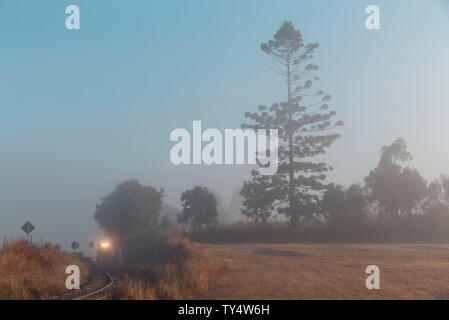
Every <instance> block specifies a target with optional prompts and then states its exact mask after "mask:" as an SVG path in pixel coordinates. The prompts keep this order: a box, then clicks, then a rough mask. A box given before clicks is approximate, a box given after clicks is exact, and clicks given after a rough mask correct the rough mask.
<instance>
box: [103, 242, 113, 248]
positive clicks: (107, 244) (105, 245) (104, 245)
mask: <svg viewBox="0 0 449 320" xmlns="http://www.w3.org/2000/svg"><path fill="white" fill-rule="evenodd" d="M110 246H111V245H110V244H109V242H102V243H101V244H100V247H101V249H108V248H109V247H110Z"/></svg>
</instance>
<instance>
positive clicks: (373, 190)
mask: <svg viewBox="0 0 449 320" xmlns="http://www.w3.org/2000/svg"><path fill="white" fill-rule="evenodd" d="M411 159H412V155H411V154H410V152H408V151H407V144H406V142H405V140H404V139H402V138H398V139H396V140H395V141H394V143H393V144H391V145H389V146H385V147H382V154H381V157H380V161H379V164H378V165H377V168H375V169H374V170H372V171H371V172H370V174H369V176H368V177H366V178H365V183H366V187H367V188H368V190H369V192H370V197H371V199H372V200H374V201H376V202H377V203H378V204H379V206H380V213H381V214H382V215H384V216H390V217H398V216H402V215H407V214H408V215H410V214H413V213H415V212H416V210H417V205H418V203H419V202H420V201H421V200H423V199H424V197H425V195H426V193H427V183H426V181H425V180H424V178H423V177H422V176H421V174H420V173H419V172H418V171H417V170H416V169H414V168H410V167H402V166H401V164H400V162H404V161H409V160H411Z"/></svg>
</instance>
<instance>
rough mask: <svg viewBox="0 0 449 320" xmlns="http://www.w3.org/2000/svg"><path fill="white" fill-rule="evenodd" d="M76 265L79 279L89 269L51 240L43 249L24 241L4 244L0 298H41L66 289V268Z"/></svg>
mask: <svg viewBox="0 0 449 320" xmlns="http://www.w3.org/2000/svg"><path fill="white" fill-rule="evenodd" d="M68 265H77V266H78V267H79V268H80V271H81V282H85V281H86V280H87V278H88V275H89V268H88V266H87V265H85V264H84V263H83V262H81V261H79V260H78V259H76V258H74V257H73V256H71V255H70V254H68V253H65V252H61V250H60V249H59V246H55V245H52V244H51V243H47V244H45V246H44V247H43V248H39V247H37V246H34V245H31V244H29V243H28V242H26V241H24V240H19V241H16V242H14V243H9V244H5V245H4V246H3V248H2V250H1V252H0V300H43V299H50V298H53V297H55V296H57V295H60V294H62V293H64V292H66V291H67V288H66V287H65V280H66V278H67V276H68V275H67V274H66V273H65V269H66V267H67V266H68Z"/></svg>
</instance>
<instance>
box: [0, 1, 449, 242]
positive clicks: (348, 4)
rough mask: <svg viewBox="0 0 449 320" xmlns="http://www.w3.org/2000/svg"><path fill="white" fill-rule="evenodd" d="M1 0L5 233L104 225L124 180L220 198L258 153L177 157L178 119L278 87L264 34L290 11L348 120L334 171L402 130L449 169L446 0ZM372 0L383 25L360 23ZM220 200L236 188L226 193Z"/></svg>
mask: <svg viewBox="0 0 449 320" xmlns="http://www.w3.org/2000/svg"><path fill="white" fill-rule="evenodd" d="M73 3H76V4H77V5H79V7H80V10H81V30H79V31H67V30H66V29H65V17H66V15H65V7H66V6H67V5H68V4H72V3H65V2H58V3H57V2H56V1H50V0H48V1H39V2H37V1H36V2H30V1H23V0H22V1H18V0H5V1H2V2H1V3H0V39H2V44H1V48H2V49H1V50H0V72H1V77H0V110H1V117H0V149H1V158H0V237H3V236H8V237H10V236H19V235H22V233H21V231H20V229H19V228H20V226H21V225H22V224H23V223H24V222H25V221H26V220H30V221H31V222H32V223H33V224H34V225H35V226H36V231H35V232H34V239H35V240H38V239H39V237H40V236H41V235H42V236H44V237H45V239H46V240H50V241H54V242H59V243H60V244H61V245H63V247H64V248H68V245H69V244H70V242H71V241H73V240H78V241H80V242H81V249H85V248H86V246H87V243H88V242H89V241H90V240H94V241H96V240H98V239H99V238H100V237H101V232H99V231H98V230H97V228H96V225H95V222H94V221H93V218H92V216H93V213H94V210H95V205H96V204H98V203H99V202H100V201H101V198H102V197H103V196H106V195H107V194H108V193H110V192H111V191H112V190H113V189H114V187H115V185H116V184H117V183H119V182H120V181H123V180H125V179H130V178H136V179H138V180H140V181H141V182H142V183H144V184H149V185H151V186H153V187H156V188H159V187H164V188H165V190H166V193H167V198H166V201H167V202H169V203H171V204H173V205H176V206H179V197H180V194H181V193H182V192H183V191H184V190H186V189H187V188H190V187H193V186H195V185H206V186H209V187H210V188H213V189H214V190H216V191H217V192H219V193H220V194H221V195H222V198H223V199H224V200H225V202H227V201H229V199H230V197H231V195H232V194H233V193H234V192H235V190H236V189H237V188H238V187H239V186H240V185H241V183H242V181H243V179H245V178H247V177H249V171H250V169H251V167H250V166H218V167H216V166H215V167H206V166H181V167H175V166H173V165H172V164H171V163H170V159H169V152H170V148H171V147H172V146H173V143H170V141H169V136H170V132H171V131H172V130H173V129H176V128H186V129H187V130H189V131H191V130H192V121H194V120H201V121H202V123H203V126H204V129H206V128H216V129H220V130H224V129H227V128H230V129H232V128H239V127H240V125H241V123H243V122H244V120H245V119H244V113H245V112H246V111H254V110H256V107H257V106H258V105H260V104H265V105H270V104H271V103H273V102H279V101H283V100H285V96H286V88H285V87H284V83H283V80H282V79H281V78H280V77H278V76H277V75H276V74H274V73H273V72H272V71H271V70H270V68H269V65H270V60H269V58H268V57H267V56H266V55H265V54H264V53H263V52H261V51H260V49H259V45H260V43H261V42H265V41H267V40H269V39H271V37H272V36H273V34H274V33H275V32H276V31H277V30H278V28H279V27H280V26H281V24H282V22H283V21H284V20H290V21H292V22H293V23H294V24H295V26H296V27H297V28H299V29H300V30H301V32H302V34H303V37H304V40H305V42H306V43H309V42H319V43H320V49H319V50H318V51H317V54H316V55H315V56H316V58H315V60H314V63H316V64H318V65H319V66H320V71H319V72H318V75H319V76H320V78H321V83H320V86H321V88H322V89H323V90H325V91H326V92H330V93H331V94H332V96H333V100H332V102H331V107H332V108H333V109H334V110H335V111H337V114H338V119H341V120H343V121H344V122H345V126H344V127H343V128H342V129H339V130H338V132H339V133H341V134H342V138H341V139H340V140H338V141H337V142H336V143H335V144H334V146H333V147H332V148H331V149H330V150H329V152H328V153H327V154H326V155H325V156H324V157H323V159H324V160H325V161H326V162H328V163H329V164H331V165H332V166H333V167H334V172H332V173H331V174H330V175H329V179H328V180H329V181H336V182H339V183H343V184H346V185H347V184H350V183H353V182H361V181H362V180H363V177H364V176H366V175H367V174H368V172H369V170H370V169H372V168H373V167H374V166H375V165H376V163H377V161H378V158H379V154H380V147H381V146H383V145H386V144H390V143H392V142H393V140H394V139H396V138H397V137H403V138H404V139H405V140H406V141H407V143H408V145H409V149H410V151H411V152H412V154H413V155H414V160H413V162H412V163H411V164H412V165H413V166H415V167H416V168H418V169H419V170H420V172H421V173H422V174H423V176H424V177H425V178H426V179H428V180H431V179H434V178H436V177H437V176H439V175H440V174H442V173H446V174H449V151H448V149H447V148H446V145H447V141H448V140H449V130H448V129H447V124H446V122H447V119H449V90H448V87H449V63H448V62H447V57H448V56H449V42H448V40H447V39H449V19H448V18H449V5H448V3H447V1H443V0H434V1H418V0H414V1H412V0H400V1H399V0H398V1H355V0H354V1H351V0H345V1H332V0H328V1H325V0H321V1H316V0H315V1H297V0H292V1H290V0H289V1H268V0H264V1H256V0H251V1H238V0H233V1H222V2H219V3H217V2H212V1H188V2H187V1H174V2H170V3H166V2H162V1H151V2H150V1H137V0H136V1H132V2H131V3H129V1H128V2H127V1H122V0H118V1H113V2H111V1H105V0H97V1H86V0H79V1H73ZM369 4H377V5H379V7H380V10H381V30H379V31H368V30H367V29H366V28H365V27H364V19H365V17H366V16H365V14H364V9H365V7H366V6H367V5H369ZM226 204H227V203H226Z"/></svg>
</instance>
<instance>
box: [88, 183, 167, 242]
mask: <svg viewBox="0 0 449 320" xmlns="http://www.w3.org/2000/svg"><path fill="white" fill-rule="evenodd" d="M163 196H164V190H163V189H161V190H156V189H154V188H152V187H149V186H143V185H141V184H140V183H139V181H137V180H128V181H125V182H122V183H119V184H118V185H117V187H116V188H115V190H114V191H113V192H112V193H111V194H109V195H108V196H106V197H105V198H103V199H102V201H101V203H100V204H99V205H97V209H96V211H95V216H94V217H95V220H96V221H97V223H98V225H99V226H100V228H101V229H102V230H103V231H104V232H105V234H107V235H108V236H113V237H115V238H116V239H117V240H118V241H121V240H123V239H125V238H127V237H129V236H134V235H138V234H142V233H144V232H146V231H148V230H149V229H151V228H152V227H154V226H156V225H157V223H158V217H159V211H160V210H161V205H162V198H163Z"/></svg>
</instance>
